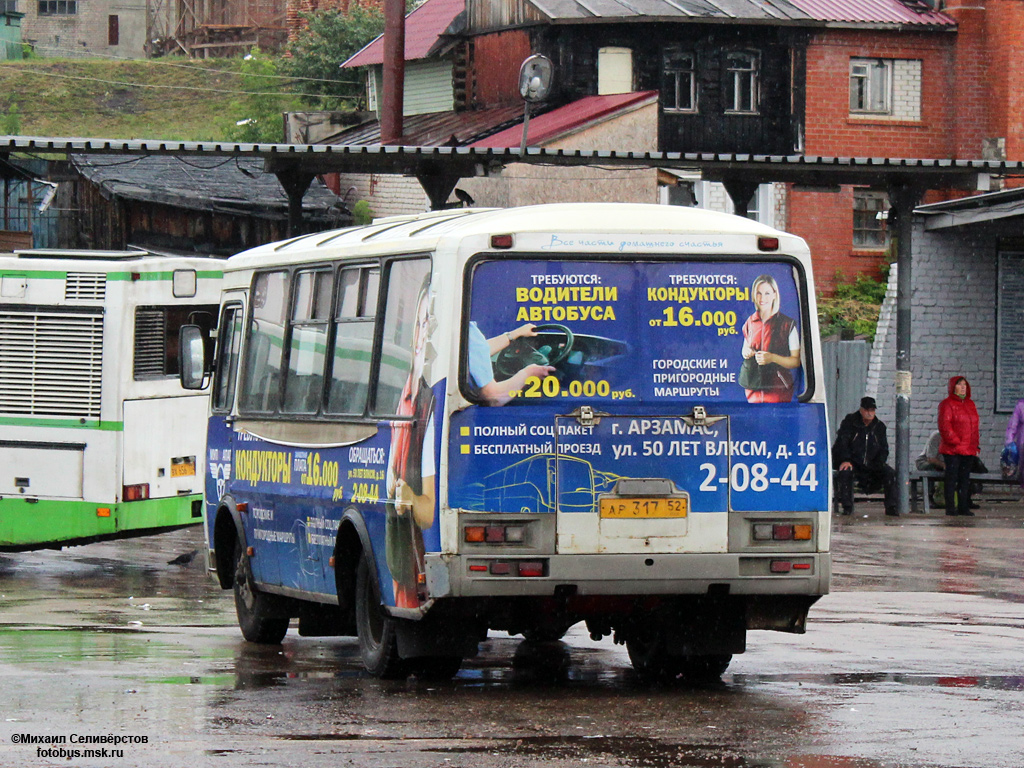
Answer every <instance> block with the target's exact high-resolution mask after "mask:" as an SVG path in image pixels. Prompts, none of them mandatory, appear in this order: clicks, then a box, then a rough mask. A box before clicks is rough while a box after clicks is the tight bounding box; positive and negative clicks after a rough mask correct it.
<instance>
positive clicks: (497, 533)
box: [463, 525, 526, 544]
mask: <svg viewBox="0 0 1024 768" xmlns="http://www.w3.org/2000/svg"><path fill="white" fill-rule="evenodd" d="M463 538H464V540H465V541H466V542H468V543H471V544H506V543H507V544H522V543H523V542H524V541H525V540H526V527H525V526H522V525H467V526H466V527H465V528H464V529H463Z"/></svg>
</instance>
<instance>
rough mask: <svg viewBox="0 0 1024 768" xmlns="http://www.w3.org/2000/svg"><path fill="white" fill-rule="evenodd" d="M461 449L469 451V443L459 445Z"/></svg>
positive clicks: (465, 451) (464, 451)
mask: <svg viewBox="0 0 1024 768" xmlns="http://www.w3.org/2000/svg"><path fill="white" fill-rule="evenodd" d="M459 449H460V450H461V451H462V452H463V453H469V446H468V445H460V446H459Z"/></svg>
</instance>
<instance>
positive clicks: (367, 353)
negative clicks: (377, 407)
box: [325, 266, 380, 414]
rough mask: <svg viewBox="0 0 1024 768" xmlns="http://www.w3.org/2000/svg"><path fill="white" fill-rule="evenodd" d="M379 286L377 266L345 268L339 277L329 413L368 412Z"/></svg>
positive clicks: (328, 402)
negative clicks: (367, 404) (367, 400)
mask: <svg viewBox="0 0 1024 768" xmlns="http://www.w3.org/2000/svg"><path fill="white" fill-rule="evenodd" d="M379 284H380V270H379V269H378V268H377V267H376V266H373V267H346V268H344V269H342V270H341V272H339V273H338V307H337V309H336V311H335V315H334V323H335V328H334V349H333V352H332V355H331V385H330V389H329V390H328V392H327V407H326V409H325V410H326V411H327V412H328V413H333V414H362V413H363V411H364V410H365V409H366V398H367V395H368V394H369V392H370V359H371V357H372V352H373V329H374V316H375V315H376V313H377V290H378V286H379Z"/></svg>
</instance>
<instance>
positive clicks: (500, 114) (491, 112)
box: [321, 104, 523, 147]
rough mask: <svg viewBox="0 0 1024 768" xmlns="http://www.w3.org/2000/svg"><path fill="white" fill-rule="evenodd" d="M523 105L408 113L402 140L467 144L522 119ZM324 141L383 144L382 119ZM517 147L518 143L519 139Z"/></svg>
mask: <svg viewBox="0 0 1024 768" xmlns="http://www.w3.org/2000/svg"><path fill="white" fill-rule="evenodd" d="M522 119H523V105H522V104H518V105H513V106H507V107H492V108H490V109H470V110H466V111H464V112H455V111H451V112H432V113H430V114H427V115H406V116H405V117H404V118H403V120H402V143H403V144H407V145H409V146H417V147H445V146H457V147H461V146H465V145H467V144H468V143H469V142H471V141H472V140H473V139H475V138H476V137H477V136H482V135H485V134H487V133H490V132H491V131H493V130H494V129H495V128H498V127H500V126H502V125H507V124H509V123H510V122H512V121H514V120H518V121H522ZM321 143H323V144H345V145H358V146H366V145H372V144H380V122H379V121H377V120H370V121H368V122H366V123H363V124H362V125H357V126H354V127H352V128H347V129H346V130H344V131H341V132H339V133H336V134H334V135H333V136H330V137H328V138H325V139H323V140H322V142H321ZM516 146H517V147H518V146H519V143H518V141H517V142H516Z"/></svg>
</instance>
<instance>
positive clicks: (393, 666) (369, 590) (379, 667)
mask: <svg viewBox="0 0 1024 768" xmlns="http://www.w3.org/2000/svg"><path fill="white" fill-rule="evenodd" d="M356 634H357V635H358V636H359V655H360V657H361V658H362V660H363V666H364V667H366V671H367V672H369V673H370V674H371V675H373V676H374V677H379V678H381V679H384V680H397V679H400V678H403V677H405V676H406V675H407V674H408V671H409V670H408V666H407V665H406V663H405V662H404V661H403V660H402V659H401V658H400V657H399V655H398V635H397V632H396V630H395V620H394V619H393V618H391V617H390V616H388V615H386V614H385V613H384V612H383V611H382V610H381V605H380V598H379V597H378V596H377V590H376V589H374V586H373V578H372V577H371V576H370V563H369V560H368V559H367V557H366V555H363V556H362V557H360V558H359V566H358V567H357V568H356Z"/></svg>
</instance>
